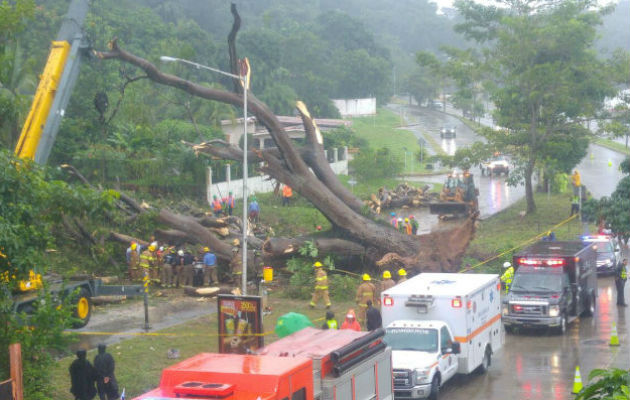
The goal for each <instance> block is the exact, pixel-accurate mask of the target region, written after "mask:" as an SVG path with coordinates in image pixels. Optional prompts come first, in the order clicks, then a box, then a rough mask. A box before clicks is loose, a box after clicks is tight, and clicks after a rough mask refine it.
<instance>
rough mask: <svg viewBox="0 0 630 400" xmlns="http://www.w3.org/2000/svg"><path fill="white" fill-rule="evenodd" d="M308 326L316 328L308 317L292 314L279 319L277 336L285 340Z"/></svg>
mask: <svg viewBox="0 0 630 400" xmlns="http://www.w3.org/2000/svg"><path fill="white" fill-rule="evenodd" d="M307 326H312V327H315V325H313V323H312V322H311V320H310V319H308V317H307V316H306V315H304V314H298V313H294V312H290V313H287V314H284V315H282V316H281V317H280V318H278V321H277V322H276V335H278V337H280V338H283V337H285V336H289V335H290V334H292V333H295V332H297V331H299V330H302V329H304V328H306V327H307Z"/></svg>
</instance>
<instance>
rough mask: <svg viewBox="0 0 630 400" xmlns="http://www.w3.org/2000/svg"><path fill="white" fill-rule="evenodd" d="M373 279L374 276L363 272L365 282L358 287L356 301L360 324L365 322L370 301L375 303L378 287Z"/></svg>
mask: <svg viewBox="0 0 630 400" xmlns="http://www.w3.org/2000/svg"><path fill="white" fill-rule="evenodd" d="M371 281H372V278H370V275H368V274H363V283H362V284H360V285H359V287H358V288H357V295H356V297H355V301H356V303H357V305H358V306H359V313H358V314H359V315H357V319H358V320H359V323H360V324H365V314H366V311H367V308H368V305H367V303H368V301H369V302H370V303H372V304H374V295H375V294H376V288H375V287H374V284H373V283H372V282H371Z"/></svg>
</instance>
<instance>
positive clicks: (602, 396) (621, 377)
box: [575, 368, 630, 400]
mask: <svg viewBox="0 0 630 400" xmlns="http://www.w3.org/2000/svg"><path fill="white" fill-rule="evenodd" d="M588 380H589V381H591V382H589V384H588V385H586V386H585V387H584V389H582V391H581V392H580V393H579V394H578V395H577V396H576V397H575V399H576V400H625V399H628V398H630V390H629V389H628V388H629V387H630V386H629V384H630V370H623V369H619V368H612V369H594V370H592V371H591V373H590V374H588Z"/></svg>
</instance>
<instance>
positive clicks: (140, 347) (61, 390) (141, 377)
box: [50, 295, 354, 400]
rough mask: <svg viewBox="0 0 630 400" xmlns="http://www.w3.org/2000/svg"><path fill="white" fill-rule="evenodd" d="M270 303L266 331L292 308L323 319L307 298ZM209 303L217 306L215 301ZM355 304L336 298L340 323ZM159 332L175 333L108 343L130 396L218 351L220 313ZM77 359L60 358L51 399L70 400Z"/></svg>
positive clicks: (276, 299) (318, 323) (276, 298)
mask: <svg viewBox="0 0 630 400" xmlns="http://www.w3.org/2000/svg"><path fill="white" fill-rule="evenodd" d="M269 304H270V305H271V307H272V308H273V314H271V315H270V316H268V317H265V319H264V322H263V324H264V332H272V331H273V329H274V327H275V324H276V321H277V319H278V317H280V316H281V315H283V314H285V313H287V312H289V311H297V312H300V313H303V314H305V315H307V316H308V317H309V318H310V319H311V321H313V323H314V325H315V326H316V327H320V326H321V325H322V323H323V319H322V318H323V316H324V314H325V310H323V309H321V308H320V309H310V308H309V307H308V301H299V300H290V301H289V300H287V299H286V298H280V297H279V296H276V295H271V296H270V299H269ZM208 307H216V304H215V303H214V302H212V303H209V304H208ZM352 307H354V303H351V302H343V303H336V302H333V307H332V309H333V311H334V312H335V316H336V318H337V320H338V321H339V322H340V323H341V321H342V320H343V315H344V314H345V311H346V310H347V309H348V308H352ZM157 333H158V334H165V333H169V334H175V336H159V335H158V336H135V337H132V338H130V339H126V340H123V341H121V342H119V343H117V344H113V345H111V346H108V351H109V352H110V353H111V354H112V355H113V356H114V359H115V360H116V378H117V379H118V384H119V386H120V390H121V391H122V388H126V396H127V398H133V397H135V396H138V395H140V394H142V393H144V392H146V391H148V390H150V389H153V388H155V387H157V386H158V385H159V379H160V374H161V372H162V370H163V369H164V368H166V367H168V366H169V365H172V364H175V363H176V362H179V361H181V360H184V359H186V358H189V357H192V356H193V355H195V354H198V353H201V352H216V351H217V350H218V338H217V336H216V334H217V316H216V314H212V315H208V316H204V317H200V318H197V319H195V320H192V321H189V322H186V323H183V324H180V325H177V326H174V327H171V328H169V329H165V330H162V331H159V332H157ZM277 339H278V337H277V336H276V335H275V334H274V333H272V334H270V335H268V336H265V343H271V342H273V341H275V340H277ZM171 348H175V349H178V350H179V352H180V358H179V359H178V360H172V359H168V358H167V357H166V354H167V351H168V350H169V349H171ZM95 355H96V352H95V351H94V350H92V351H90V352H88V359H89V360H90V361H91V360H93V359H94V356H95ZM73 359H74V356H72V357H65V358H62V359H60V360H59V361H58V362H57V363H56V364H55V366H54V367H53V370H52V375H53V385H54V387H53V391H52V393H51V397H50V398H52V399H56V400H71V399H72V398H73V397H72V396H71V395H70V393H69V388H70V377H69V375H68V368H69V366H70V363H71V362H72V360H73Z"/></svg>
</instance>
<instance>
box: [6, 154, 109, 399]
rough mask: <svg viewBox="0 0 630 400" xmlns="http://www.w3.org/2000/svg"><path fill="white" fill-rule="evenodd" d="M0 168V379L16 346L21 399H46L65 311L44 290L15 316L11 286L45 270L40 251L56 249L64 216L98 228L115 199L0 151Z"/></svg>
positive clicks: (62, 338) (61, 338) (67, 317)
mask: <svg viewBox="0 0 630 400" xmlns="http://www.w3.org/2000/svg"><path fill="white" fill-rule="evenodd" d="M0 165H3V168H1V169H0V327H2V328H0V329H1V330H2V334H0V374H1V375H2V376H0V379H2V378H5V377H6V374H7V370H6V368H7V366H8V363H7V362H6V361H7V360H6V358H7V354H6V349H7V346H8V344H10V343H13V342H20V343H21V344H22V354H23V360H24V377H25V389H26V396H25V398H29V399H46V398H50V396H49V395H48V393H49V391H48V386H49V384H50V375H49V374H50V368H49V367H50V366H51V365H52V363H53V362H54V360H53V358H52V356H51V355H50V354H49V353H48V352H47V351H49V350H52V349H58V350H62V349H64V347H65V345H66V344H67V340H68V337H66V336H65V335H64V334H63V330H64V329H65V328H66V327H67V326H68V324H69V322H70V310H69V308H68V307H60V308H59V307H57V306H58V302H56V301H54V299H53V298H52V297H51V295H50V293H47V292H45V291H44V292H43V293H41V294H40V300H39V301H38V302H36V306H35V309H34V310H33V311H34V315H33V316H32V318H28V319H27V318H26V316H24V315H20V316H18V315H15V312H14V310H13V301H12V290H13V289H14V284H16V282H17V281H18V280H20V279H22V278H25V277H27V276H28V272H29V270H31V269H35V270H36V271H37V272H39V273H41V274H44V272H46V271H48V265H47V261H48V259H47V257H46V252H47V249H52V248H55V247H56V237H55V236H56V233H58V231H57V228H58V226H59V225H60V223H61V221H62V219H63V218H64V217H75V218H85V219H88V218H93V219H94V222H95V224H99V223H101V222H102V221H103V217H104V216H105V215H104V213H105V212H106V211H111V210H112V209H113V207H112V200H113V198H114V197H115V195H116V194H115V193H114V192H105V193H103V194H100V193H96V192H94V191H92V190H90V189H86V188H84V187H78V188H75V187H73V186H71V185H68V184H67V183H65V182H62V181H58V180H53V179H51V173H50V171H49V170H46V169H44V168H41V167H40V166H38V165H37V164H34V163H33V162H30V161H25V160H19V159H16V158H15V157H14V156H13V155H12V154H10V153H9V152H8V151H6V150H0ZM99 217H100V218H99ZM88 226H90V225H88ZM90 228H92V226H90ZM61 240H67V239H61ZM82 246H83V247H85V244H82ZM25 322H28V325H26V324H25Z"/></svg>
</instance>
